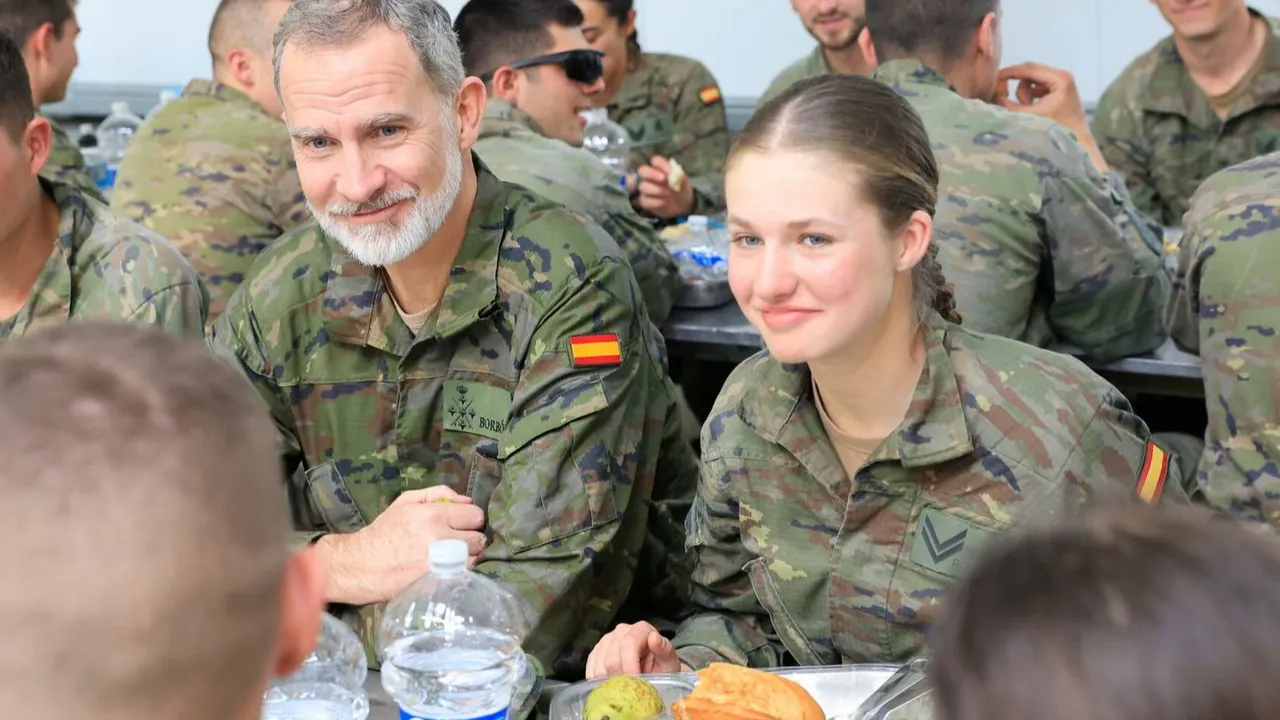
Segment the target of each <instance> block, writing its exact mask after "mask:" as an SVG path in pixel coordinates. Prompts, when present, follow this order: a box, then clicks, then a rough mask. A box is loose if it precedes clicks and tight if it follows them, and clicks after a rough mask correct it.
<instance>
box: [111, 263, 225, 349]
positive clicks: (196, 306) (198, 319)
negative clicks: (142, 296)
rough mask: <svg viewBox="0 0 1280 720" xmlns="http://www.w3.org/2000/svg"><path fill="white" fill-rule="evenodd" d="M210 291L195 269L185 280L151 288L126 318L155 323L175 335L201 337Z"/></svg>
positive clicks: (143, 322)
mask: <svg viewBox="0 0 1280 720" xmlns="http://www.w3.org/2000/svg"><path fill="white" fill-rule="evenodd" d="M208 309H209V293H208V292H207V291H206V290H205V288H204V284H203V283H202V282H201V281H200V278H199V276H197V275H196V274H195V271H194V270H192V271H191V277H190V278H188V279H187V280H183V281H180V282H176V283H174V284H172V285H170V286H168V287H165V288H162V289H160V290H155V291H153V292H151V294H150V296H149V297H148V298H147V299H146V301H145V302H143V303H142V304H141V305H139V306H138V307H137V308H136V309H135V310H134V311H133V314H132V315H130V316H129V322H135V323H141V324H145V325H154V326H155V327H158V328H160V329H162V330H164V331H166V332H169V333H173V334H174V335H189V336H192V337H198V338H202V337H204V325H205V319H206V317H207V316H208Z"/></svg>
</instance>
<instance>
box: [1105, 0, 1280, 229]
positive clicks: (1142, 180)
mask: <svg viewBox="0 0 1280 720" xmlns="http://www.w3.org/2000/svg"><path fill="white" fill-rule="evenodd" d="M1152 1H1153V2H1154V3H1155V4H1156V5H1157V6H1159V8H1160V11H1161V13H1163V14H1164V16H1165V19H1166V20H1168V21H1169V24H1170V25H1172V26H1173V35H1172V36H1170V37H1168V38H1165V39H1164V40H1162V41H1160V42H1159V43H1158V44H1157V45H1156V46H1155V47H1154V48H1152V49H1151V50H1150V51H1148V52H1147V53H1146V54H1145V55H1142V56H1141V57H1139V58H1138V59H1137V60H1135V61H1133V63H1132V64H1130V65H1129V67H1127V68H1125V70H1124V72H1123V73H1121V74H1120V77H1118V78H1116V80H1115V81H1114V82H1112V83H1111V86H1110V87H1109V88H1107V91H1106V92H1105V93H1104V94H1103V96H1102V100H1101V101H1100V102H1099V103H1098V107H1097V109H1096V110H1095V112H1094V119H1093V132H1094V134H1095V135H1097V136H1098V141H1099V142H1100V143H1101V144H1102V152H1103V153H1104V154H1105V155H1106V157H1107V162H1109V163H1110V164H1111V166H1112V167H1113V168H1115V169H1116V171H1117V172H1119V173H1120V174H1121V175H1123V176H1124V179H1125V182H1126V183H1128V185H1129V191H1130V192H1132V193H1133V200H1134V203H1135V204H1136V205H1137V206H1138V209H1139V210H1141V211H1142V212H1144V213H1147V214H1148V215H1150V216H1151V217H1153V218H1155V219H1156V220H1158V221H1160V222H1161V223H1162V224H1163V225H1166V226H1174V225H1180V224H1181V223H1182V216H1183V215H1184V214H1186V212H1187V209H1188V207H1189V202H1190V200H1191V195H1192V193H1194V192H1195V190H1196V188H1197V187H1199V186H1200V183H1201V182H1203V181H1204V179H1205V178H1207V177H1209V176H1210V175H1212V174H1213V173H1215V172H1217V171H1219V170H1222V169H1223V168H1226V167H1229V166H1231V165H1235V164H1237V163H1242V162H1244V161H1245V160H1248V159H1249V158H1253V157H1257V156H1259V155H1263V154H1265V153H1271V152H1276V151H1278V150H1280V92H1277V90H1280V20H1274V19H1273V20H1270V21H1268V19H1267V18H1265V17H1263V16H1262V15H1261V14H1260V13H1258V12H1257V11H1255V10H1250V9H1249V7H1248V6H1247V5H1245V0H1205V1H1204V2H1200V3H1197V4H1196V6H1195V7H1188V3H1187V2H1186V0H1152Z"/></svg>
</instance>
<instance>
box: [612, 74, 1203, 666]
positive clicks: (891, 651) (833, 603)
mask: <svg viewBox="0 0 1280 720" xmlns="http://www.w3.org/2000/svg"><path fill="white" fill-rule="evenodd" d="M726 189H727V195H728V199H729V225H730V231H731V233H732V238H733V244H732V246H731V250H730V259H729V275H730V284H731V285H732V287H733V291H734V295H735V297H736V298H737V300H738V303H739V305H741V306H742V308H743V311H744V312H745V313H746V314H747V317H748V318H749V319H750V320H751V321H752V323H753V324H754V325H755V326H756V327H757V328H758V329H759V330H760V332H761V334H762V335H763V336H764V340H765V343H766V344H767V346H768V351H767V352H763V353H761V354H759V355H757V356H756V357H754V358H752V359H750V360H747V361H746V362H744V363H743V364H742V365H740V366H739V367H738V368H737V370H735V371H734V373H733V375H732V376H730V378H729V380H728V382H727V383H726V384H725V387H724V389H723V390H722V391H721V393H720V396H719V398H718V399H717V402H716V406H715V408H714V409H713V410H712V413H711V416H710V418H709V419H708V420H707V423H706V425H705V426H704V428H703V431H702V463H703V466H702V478H701V482H700V485H699V488H698V493H697V497H696V499H695V501H694V505H693V510H692V511H691V513H690V516H689V518H688V521H687V528H688V534H689V537H688V543H689V548H690V550H691V551H692V553H693V556H694V560H695V567H694V571H693V577H692V580H693V583H692V589H693V602H694V605H695V607H696V608H697V611H698V612H697V614H696V615H695V616H694V617H692V618H691V619H689V620H687V621H686V622H685V623H684V624H683V625H682V626H681V627H680V629H679V632H678V634H677V635H676V637H675V639H674V640H666V639H664V638H662V637H661V636H659V635H658V634H657V633H656V632H655V631H654V630H653V629H652V628H651V627H650V626H648V625H647V624H639V625H635V626H620V627H619V628H618V629H617V630H615V631H614V632H613V633H610V634H609V635H608V636H606V637H605V638H604V639H603V640H602V641H601V642H600V643H599V644H598V645H597V646H596V648H595V650H594V651H593V653H592V656H591V659H590V660H589V661H588V675H589V676H599V675H604V674H609V673H616V672H640V671H647V672H652V671H658V672H662V671H673V670H677V669H679V668H680V667H681V665H682V664H684V665H687V666H689V667H693V668H700V667H702V666H705V665H706V664H708V663H710V662H714V661H727V662H732V663H738V664H744V665H751V666H756V667H775V666H780V665H793V664H799V665H829V664H839V663H864V662H886V661H887V662H893V661H901V660H904V659H906V658H908V657H910V656H912V655H914V654H915V653H917V652H919V650H920V648H921V644H922V640H923V636H924V633H925V631H926V629H927V628H928V626H929V625H930V623H931V622H932V621H933V619H934V618H935V617H936V615H937V612H938V609H939V605H940V603H941V601H942V598H943V596H944V595H945V593H946V590H947V589H948V588H949V587H950V586H951V585H952V584H954V583H955V582H956V580H957V578H959V577H961V576H962V574H963V572H964V571H965V569H966V567H967V566H968V564H969V562H970V561H971V560H972V559H973V558H974V557H975V555H976V554H977V553H978V552H979V551H980V550H981V548H982V547H983V546H985V545H986V544H988V543H989V542H991V541H992V540H993V539H995V538H997V537H999V536H1000V535H1001V534H1002V533H1005V532H1006V531H1009V530H1011V529H1016V528H1024V527H1038V526H1045V525H1049V524H1052V523H1054V522H1055V521H1057V520H1058V519H1060V518H1064V517H1066V516H1069V515H1073V514H1074V513H1076V512H1077V510H1078V509H1080V508H1081V507H1083V506H1086V505H1089V504H1092V503H1095V502H1099V501H1132V500H1134V499H1137V498H1140V499H1142V500H1146V501H1148V502H1156V501H1157V500H1159V499H1160V498H1161V495H1162V491H1163V495H1165V496H1167V497H1169V498H1171V499H1172V498H1180V495H1179V494H1180V490H1179V489H1178V488H1179V485H1178V482H1177V481H1176V479H1174V478H1170V481H1169V482H1167V483H1166V474H1168V473H1169V472H1170V471H1169V460H1168V457H1167V456H1166V455H1165V454H1164V453H1163V452H1162V451H1161V450H1159V448H1157V447H1156V446H1154V445H1153V444H1152V443H1151V442H1150V434H1149V432H1148V430H1147V427H1146V425H1144V424H1143V422H1142V421H1141V420H1140V419H1139V418H1137V417H1136V416H1135V415H1134V414H1133V412H1132V410H1131V408H1130V406H1129V403H1128V402H1127V401H1126V400H1125V398H1124V397H1123V396H1122V395H1121V394H1120V393H1119V392H1117V391H1116V389H1115V388H1114V387H1112V386H1111V385H1110V384H1108V383H1107V382H1105V381H1104V380H1102V379H1101V378H1099V377H1098V376H1096V375H1094V374H1093V373H1092V372H1091V371H1089V370H1088V369H1087V368H1086V367H1085V366H1084V365H1082V364H1081V363H1079V362H1077V361H1076V360H1074V359H1072V358H1070V357H1067V356H1064V355H1059V354H1056V353H1053V352H1049V351H1045V350H1040V349H1037V348H1034V347H1031V346H1028V345H1024V344H1022V343H1019V342H1016V341H1013V340H1008V339H1004V338H999V337H994V336H987V335H982V334H979V333H974V332H970V331H967V330H965V329H964V328H963V327H961V326H960V324H959V323H960V317H959V315H958V313H957V312H956V309H955V306H954V300H953V298H952V296H951V293H950V291H949V289H948V288H947V286H946V285H945V281H944V279H943V276H942V270H941V268H940V267H939V266H938V263H937V260H936V259H935V257H934V254H935V252H936V248H935V247H934V246H933V245H932V242H931V241H932V236H933V220H932V214H933V210H934V207H935V204H936V203H937V200H938V167H937V165H936V163H935V160H934V156H933V153H932V151H931V149H930V145H929V139H928V137H927V135H926V133H925V130H924V127H923V125H922V124H921V121H920V118H919V116H918V115H917V114H916V113H915V111H914V110H912V109H911V106H910V105H909V104H908V103H907V102H906V101H905V100H904V99H903V98H902V97H901V96H899V95H898V94H897V93H896V92H894V91H893V90H892V89H891V88H889V87H888V86H887V85H883V84H880V83H877V82H875V81H873V80H869V79H867V78H863V77H858V76H827V77H821V78H815V79H811V80H806V81H804V82H801V83H799V84H797V85H796V86H795V87H794V88H792V89H791V90H789V91H787V92H786V93H784V94H782V95H781V96H779V97H778V98H777V99H776V100H774V101H773V102H771V103H768V104H766V105H765V106H764V107H763V108H762V109H761V110H760V111H759V112H758V113H757V114H756V116H755V117H754V118H753V119H752V121H751V122H750V123H749V124H748V126H747V127H746V129H745V130H744V131H743V134H742V136H741V137H740V138H739V140H738V142H737V145H736V146H735V147H734V150H733V152H732V153H731V155H730V157H729V163H728V170H727V176H726Z"/></svg>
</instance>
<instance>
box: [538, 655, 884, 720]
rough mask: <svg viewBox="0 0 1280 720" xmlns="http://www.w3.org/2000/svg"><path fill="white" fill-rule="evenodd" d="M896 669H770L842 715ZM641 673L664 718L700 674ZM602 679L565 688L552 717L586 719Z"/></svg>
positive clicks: (832, 714)
mask: <svg viewBox="0 0 1280 720" xmlns="http://www.w3.org/2000/svg"><path fill="white" fill-rule="evenodd" d="M895 670H897V666H895V665H832V666H826V667H808V668H783V669H778V670H770V671H768V672H771V673H774V674H775V675H781V676H783V677H785V678H787V679H788V680H791V681H792V682H795V683H796V684H798V685H800V686H801V687H803V688H804V689H805V690H807V691H808V692H809V694H810V695H812V696H813V699H814V700H816V701H817V703H818V705H820V706H822V711H823V712H824V713H826V715H827V717H839V716H842V715H848V714H849V713H852V712H853V711H854V710H856V709H857V707H858V706H859V705H861V704H862V701H863V700H866V699H867V698H869V697H871V694H872V693H874V692H875V691H876V689H877V688H879V687H880V686H881V685H883V684H884V682H885V681H886V680H888V679H889V677H890V676H892V675H893V673H894V671H895ZM641 677H643V678H644V679H645V680H647V681H649V683H651V684H652V685H653V686H654V687H655V688H657V690H658V694H659V695H661V696H662V699H663V701H664V702H666V703H667V709H668V711H667V712H666V713H663V714H662V715H659V716H658V717H659V718H662V719H663V720H667V719H669V718H670V717H671V714H670V708H671V705H672V703H674V702H675V701H677V700H679V699H680V698H683V697H684V696H685V695H688V694H689V693H691V692H693V688H694V686H695V685H697V684H698V676H697V675H696V674H694V673H682V674H679V675H642V676H641ZM602 682H604V681H603V680H591V681H587V682H580V683H577V684H575V685H571V686H570V687H568V688H566V689H565V690H563V691H562V692H561V693H560V694H559V695H557V696H556V698H555V699H554V700H552V701H551V720H583V715H582V706H583V704H584V703H585V702H586V699H587V694H588V693H590V692H591V691H592V690H594V689H595V687H596V686H597V685H599V684H600V683H602Z"/></svg>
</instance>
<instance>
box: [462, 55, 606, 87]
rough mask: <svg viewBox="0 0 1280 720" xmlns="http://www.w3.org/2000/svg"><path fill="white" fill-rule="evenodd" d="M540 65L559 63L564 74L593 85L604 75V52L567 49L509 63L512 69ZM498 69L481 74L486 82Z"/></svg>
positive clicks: (573, 79)
mask: <svg viewBox="0 0 1280 720" xmlns="http://www.w3.org/2000/svg"><path fill="white" fill-rule="evenodd" d="M538 65H559V66H560V67H562V68H564V74H565V76H566V77H568V78H569V79H570V80H572V81H574V82H579V83H582V84H584V85H593V84H595V82H596V81H597V80H599V79H600V76H601V75H604V53H602V52H600V51H599V50H586V49H583V50H565V51H564V52H558V53H551V54H550V55H539V56H537V57H531V58H525V59H524V60H517V61H515V62H513V63H508V64H507V67H509V68H511V69H512V70H519V69H520V68H527V67H535V66H538ZM497 72H498V71H497V70H493V71H491V72H487V73H485V74H484V75H481V76H480V79H481V80H483V81H484V82H486V83H487V82H489V81H490V80H492V79H493V76H494V74H495V73H497Z"/></svg>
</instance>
